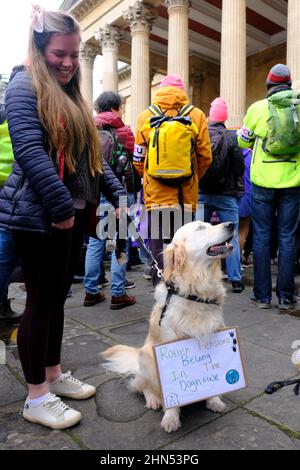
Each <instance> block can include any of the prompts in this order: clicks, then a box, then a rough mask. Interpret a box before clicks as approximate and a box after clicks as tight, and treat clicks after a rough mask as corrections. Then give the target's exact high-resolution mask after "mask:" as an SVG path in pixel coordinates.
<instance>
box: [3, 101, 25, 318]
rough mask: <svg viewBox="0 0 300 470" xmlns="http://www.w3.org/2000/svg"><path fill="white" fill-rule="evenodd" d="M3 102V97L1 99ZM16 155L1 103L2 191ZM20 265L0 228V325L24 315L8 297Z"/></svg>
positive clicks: (9, 235)
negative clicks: (14, 273) (12, 276)
mask: <svg viewBox="0 0 300 470" xmlns="http://www.w3.org/2000/svg"><path fill="white" fill-rule="evenodd" d="M1 100H2V97H1ZM13 163H14V154H13V149H12V144H11V140H10V136H9V131H8V124H7V119H6V111H5V106H4V104H3V103H2V102H0V191H1V188H2V187H3V186H4V183H5V181H6V180H7V178H8V176H9V175H10V173H11V170H12V167H13ZM17 264H18V257H17V254H16V248H15V244H14V240H13V236H12V232H11V231H10V230H6V229H4V228H0V325H2V324H9V323H18V322H19V321H20V320H21V317H22V314H19V313H17V312H14V311H13V310H12V308H11V306H10V300H9V299H8V297H7V293H8V285H9V280H10V277H11V274H12V272H13V270H14V268H15V267H16V266H17Z"/></svg>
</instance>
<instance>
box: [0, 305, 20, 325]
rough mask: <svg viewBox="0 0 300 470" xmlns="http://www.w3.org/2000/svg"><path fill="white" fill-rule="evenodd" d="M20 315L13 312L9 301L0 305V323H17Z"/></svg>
mask: <svg viewBox="0 0 300 470" xmlns="http://www.w3.org/2000/svg"><path fill="white" fill-rule="evenodd" d="M21 318H22V313H17V312H14V311H13V310H12V308H11V306H10V300H6V301H4V302H3V304H0V323H19V322H20V320H21Z"/></svg>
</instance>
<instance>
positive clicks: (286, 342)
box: [243, 310, 300, 357]
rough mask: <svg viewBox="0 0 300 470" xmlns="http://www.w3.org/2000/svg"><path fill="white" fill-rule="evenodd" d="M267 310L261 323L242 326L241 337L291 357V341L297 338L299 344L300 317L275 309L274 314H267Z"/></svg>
mask: <svg viewBox="0 0 300 470" xmlns="http://www.w3.org/2000/svg"><path fill="white" fill-rule="evenodd" d="M269 312H271V311H270V310H267V311H265V315H264V316H265V320H264V321H263V322H262V323H258V324H255V325H252V326H249V327H245V328H243V338H244V339H245V340H246V341H248V342H250V343H254V344H257V345H260V346H263V347H265V348H268V349H270V350H273V351H277V352H282V353H283V354H286V355H287V356H289V357H291V355H292V353H293V349H292V344H293V342H294V341H297V340H298V341H299V345H300V319H298V318H293V317H291V316H289V315H280V314H278V312H277V311H276V313H275V315H274V314H273V315H269Z"/></svg>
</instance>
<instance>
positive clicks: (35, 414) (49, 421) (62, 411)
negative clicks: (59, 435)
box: [23, 393, 81, 429]
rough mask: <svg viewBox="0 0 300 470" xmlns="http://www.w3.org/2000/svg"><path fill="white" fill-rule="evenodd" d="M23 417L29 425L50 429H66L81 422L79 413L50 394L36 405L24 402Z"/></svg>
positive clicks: (28, 401) (27, 401)
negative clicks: (29, 422)
mask: <svg viewBox="0 0 300 470" xmlns="http://www.w3.org/2000/svg"><path fill="white" fill-rule="evenodd" d="M23 417H24V419H27V421H31V423H37V424H42V425H43V426H47V427H48V428H51V429H66V428H70V427H71V426H74V424H77V423H78V422H79V421H80V420H81V413H79V411H76V410H73V409H72V408H69V407H68V406H67V405H66V404H65V403H63V402H62V401H61V399H60V398H58V397H56V396H55V395H53V394H52V393H48V394H47V395H46V397H45V400H44V401H42V403H39V404H38V405H32V404H31V402H30V400H26V402H25V406H24V411H23Z"/></svg>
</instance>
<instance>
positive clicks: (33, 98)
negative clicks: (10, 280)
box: [0, 6, 122, 429]
mask: <svg viewBox="0 0 300 470" xmlns="http://www.w3.org/2000/svg"><path fill="white" fill-rule="evenodd" d="M79 46H80V30H79V25H78V23H77V22H76V21H75V20H74V19H73V18H72V17H71V16H69V15H66V14H64V13H61V12H46V11H44V10H43V9H42V8H41V7H38V6H35V7H33V13H32V23H31V32H30V39H29V50H28V58H27V60H26V64H25V65H24V66H21V67H17V68H15V69H14V71H13V74H12V77H11V80H10V83H9V86H8V89H7V93H6V109H7V117H8V124H9V130H10V134H11V140H12V145H13V151H14V156H15V161H16V164H15V166H14V170H13V173H12V175H11V176H10V178H9V179H8V181H7V183H6V185H5V186H4V188H3V190H2V192H1V197H0V207H1V210H0V227H3V228H8V229H10V230H12V231H13V235H14V240H15V242H16V247H17V250H18V253H19V255H20V258H21V261H22V267H23V271H24V276H25V282H26V289H27V301H26V308H25V312H24V314H23V318H22V322H21V324H20V328H19V332H18V349H19V355H20V360H21V363H22V367H23V371H24V375H25V378H26V382H27V384H28V390H29V394H28V398H27V400H26V403H25V407H24V412H23V416H24V418H25V419H27V420H29V421H31V422H34V423H40V424H43V425H45V426H48V427H50V428H52V429H64V428H67V427H70V426H72V425H74V424H76V423H77V422H78V421H79V420H80V418H81V414H80V413H79V412H77V411H75V410H74V409H71V408H69V407H67V406H66V405H65V404H64V403H63V402H62V401H61V400H60V398H58V396H62V397H69V398H73V399H85V398H89V397H91V396H93V395H94V394H95V392H96V390H95V387H93V386H90V385H88V384H84V383H82V382H80V381H79V380H77V379H75V378H74V377H72V375H71V373H70V372H68V373H65V374H63V373H62V370H61V366H60V354H61V344H62V336H63V324H64V303H65V300H66V296H67V293H68V290H69V288H70V285H71V281H72V277H73V274H74V271H75V267H76V264H77V261H78V258H79V254H80V250H81V246H82V242H83V237H84V225H85V219H86V215H87V212H88V211H87V207H86V206H87V203H96V202H97V201H98V197H99V184H100V182H101V181H103V183H104V189H103V188H102V191H104V192H105V191H106V196H107V197H108V198H109V199H110V200H111V201H112V200H113V201H112V202H113V203H114V205H115V206H117V199H116V197H117V196H118V195H119V194H118V190H119V189H120V188H119V183H118V181H116V179H115V178H114V176H113V175H112V176H111V175H110V174H109V178H108V180H107V174H106V171H105V175H106V176H105V177H102V176H101V173H102V162H101V157H100V148H99V139H98V135H97V131H96V128H95V125H94V122H93V118H92V116H91V114H90V111H89V109H88V107H87V105H86V103H85V102H84V100H83V98H82V96H81V93H80V89H79V80H80V71H79ZM113 191H114V192H116V195H114V196H113V195H112V193H113ZM121 191H122V187H121ZM115 196H116V197H115ZM56 395H58V396H56Z"/></svg>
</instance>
